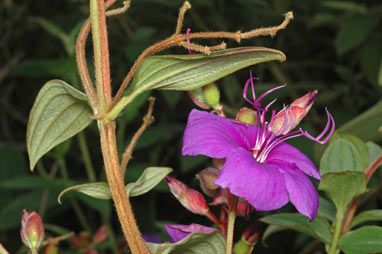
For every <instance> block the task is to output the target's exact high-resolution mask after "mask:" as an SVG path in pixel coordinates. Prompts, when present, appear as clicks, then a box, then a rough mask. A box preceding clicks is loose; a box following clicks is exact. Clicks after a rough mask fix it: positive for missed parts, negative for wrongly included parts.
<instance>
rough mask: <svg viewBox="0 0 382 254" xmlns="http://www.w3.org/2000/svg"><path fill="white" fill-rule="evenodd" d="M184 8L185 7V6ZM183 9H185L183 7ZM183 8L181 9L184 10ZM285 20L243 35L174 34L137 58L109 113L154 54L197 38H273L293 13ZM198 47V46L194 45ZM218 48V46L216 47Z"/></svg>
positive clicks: (181, 19)
mask: <svg viewBox="0 0 382 254" xmlns="http://www.w3.org/2000/svg"><path fill="white" fill-rule="evenodd" d="M183 6H184V5H183ZM182 8H183V7H182ZM182 8H181V9H182ZM181 14H183V12H181V11H180V15H181ZM284 16H285V18H284V21H283V22H282V23H281V24H280V25H278V26H272V27H266V28H258V29H254V30H251V31H249V32H245V33H242V32H240V31H238V32H235V33H230V32H199V33H190V34H180V33H179V34H177V33H175V34H173V35H172V36H171V37H169V38H167V39H165V40H163V41H160V42H158V43H156V44H154V45H152V46H151V47H149V48H147V49H146V50H145V51H143V52H142V54H141V55H140V56H139V57H138V58H137V60H136V61H135V63H134V64H133V66H132V67H131V69H130V70H129V72H128V74H127V75H126V77H125V79H124V80H123V82H122V84H121V86H120V88H119V89H118V92H117V94H116V96H115V97H114V99H113V102H112V104H111V107H109V109H108V111H110V110H111V109H112V108H113V107H114V106H115V105H116V104H117V103H118V102H119V100H120V99H121V98H122V96H123V93H124V91H125V90H126V88H127V86H128V84H129V83H130V81H131V79H132V78H133V76H134V74H135V72H136V70H137V69H138V67H139V65H140V64H141V63H142V61H143V60H144V59H145V58H146V57H148V56H151V55H153V54H156V53H158V52H159V51H162V50H164V49H167V48H170V47H175V46H182V45H183V46H184V45H186V44H185V43H186V42H187V39H197V38H204V39H207V38H226V39H233V40H236V41H237V42H240V41H241V40H242V39H249V38H253V37H256V36H267V35H268V36H271V37H273V36H274V35H275V34H276V33H277V32H278V31H279V30H282V29H284V28H285V27H286V26H287V25H288V24H289V22H290V21H291V20H292V19H293V13H292V12H288V13H286V14H285V15H284ZM179 21H180V22H183V18H179V19H178V24H177V29H176V32H177V31H178V30H179V29H180V28H179V27H181V26H182V23H180V24H179ZM193 45H196V44H193ZM215 47H216V46H215ZM200 48H204V51H206V52H208V51H210V52H211V49H215V48H214V47H210V48H209V49H206V47H203V46H200Z"/></svg>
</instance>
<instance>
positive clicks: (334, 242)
mask: <svg viewBox="0 0 382 254" xmlns="http://www.w3.org/2000/svg"><path fill="white" fill-rule="evenodd" d="M343 217H344V213H343V211H337V216H336V225H335V229H334V235H333V239H332V243H331V245H330V249H329V253H328V254H336V253H337V245H338V241H339V239H340V235H341V228H342V220H343Z"/></svg>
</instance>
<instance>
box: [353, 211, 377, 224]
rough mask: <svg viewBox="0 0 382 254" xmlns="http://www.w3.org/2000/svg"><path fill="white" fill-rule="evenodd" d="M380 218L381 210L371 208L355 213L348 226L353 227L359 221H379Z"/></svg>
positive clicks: (359, 222)
mask: <svg viewBox="0 0 382 254" xmlns="http://www.w3.org/2000/svg"><path fill="white" fill-rule="evenodd" d="M381 220H382V210H380V209H373V210H368V211H365V212H362V213H360V214H357V216H355V217H354V218H353V220H352V222H351V225H350V227H351V228H352V227H355V226H357V225H359V224H361V223H364V222H368V221H381Z"/></svg>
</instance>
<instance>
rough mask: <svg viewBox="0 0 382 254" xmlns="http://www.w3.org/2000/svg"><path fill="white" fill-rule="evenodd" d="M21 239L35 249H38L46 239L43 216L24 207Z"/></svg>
mask: <svg viewBox="0 0 382 254" xmlns="http://www.w3.org/2000/svg"><path fill="white" fill-rule="evenodd" d="M20 233H21V239H22V241H23V243H24V244H25V245H26V246H27V247H28V248H29V249H33V250H38V248H39V247H40V246H41V244H42V242H43V241H44V226H43V225H42V221H41V217H40V215H38V213H36V212H30V213H29V212H28V211H27V210H25V209H24V211H23V215H22V217H21V232H20Z"/></svg>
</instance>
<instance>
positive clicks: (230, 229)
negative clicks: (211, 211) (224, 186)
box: [225, 194, 238, 254]
mask: <svg viewBox="0 0 382 254" xmlns="http://www.w3.org/2000/svg"><path fill="white" fill-rule="evenodd" d="M230 195H231V198H230V204H229V212H228V225H227V246H226V252H225V253H226V254H232V247H233V233H234V227H235V219H236V208H237V202H238V197H235V196H234V195H232V194H230Z"/></svg>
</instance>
